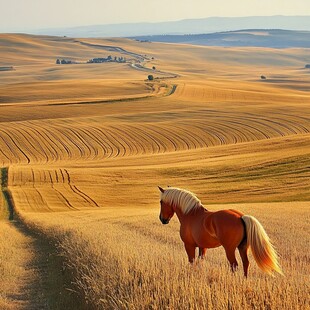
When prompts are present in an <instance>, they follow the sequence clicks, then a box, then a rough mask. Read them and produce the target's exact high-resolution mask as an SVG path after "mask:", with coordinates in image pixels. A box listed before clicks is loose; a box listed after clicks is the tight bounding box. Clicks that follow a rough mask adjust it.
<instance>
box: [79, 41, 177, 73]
mask: <svg viewBox="0 0 310 310" xmlns="http://www.w3.org/2000/svg"><path fill="white" fill-rule="evenodd" d="M75 42H77V43H80V44H82V45H85V46H88V47H92V48H98V49H103V50H106V51H109V52H117V53H121V54H123V55H126V56H130V57H133V59H134V61H133V62H131V63H129V66H130V67H131V68H133V69H136V70H140V71H145V72H149V73H157V74H162V75H164V76H163V77H161V78H167V79H172V78H176V77H179V75H178V74H176V73H171V72H165V71H161V70H156V69H155V70H153V69H150V68H147V67H145V65H144V64H145V63H146V62H149V61H150V59H149V58H148V57H146V56H143V55H141V54H137V53H134V52H130V51H127V50H125V49H124V48H122V47H119V46H113V45H101V44H94V43H88V42H83V41H79V40H75Z"/></svg>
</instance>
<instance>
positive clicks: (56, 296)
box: [0, 35, 310, 309]
mask: <svg viewBox="0 0 310 310" xmlns="http://www.w3.org/2000/svg"><path fill="white" fill-rule="evenodd" d="M0 42H1V43H2V44H1V45H0V46H1V48H0V55H1V58H0V67H1V66H3V67H5V66H8V65H12V66H13V67H14V70H11V71H1V72H0V165H1V167H2V168H1V188H2V197H1V200H0V206H1V207H0V218H1V220H0V231H1V236H3V238H2V242H1V244H0V278H1V279H4V283H5V285H3V286H2V287H0V308H1V307H2V308H4V309H23V308H25V309H34V308H38V309H41V308H47V309H48V308H50V309H51V308H52V309H310V303H309V293H310V286H309V272H310V264H309V263H310V255H309V251H308V245H309V242H310V238H309V233H310V231H309V222H310V213H309V201H310V182H309V178H310V169H309V167H310V133H309V131H310V108H309V106H310V105H309V104H310V93H309V89H310V75H309V71H307V70H306V69H303V68H304V65H305V62H306V59H307V57H308V51H307V50H306V49H284V50H276V49H262V48H229V49H227V48H215V47H198V46H196V47H194V46H190V45H171V44H164V43H142V42H137V41H133V40H129V39H111V40H100V39H70V38H59V37H35V36H26V35H0ZM108 55H111V56H112V57H115V56H116V57H126V62H125V63H117V62H109V63H99V64H96V63H86V61H87V60H89V59H92V58H95V57H107V56H108ZM58 58H66V59H71V60H74V61H76V62H79V63H78V64H66V65H57V64H56V59H58ZM150 74H151V75H153V76H154V79H153V80H148V79H147V77H148V75H150ZM262 74H264V75H266V76H267V79H266V80H261V78H260V77H261V75H262ZM157 185H160V186H163V187H166V186H167V185H171V186H176V187H180V188H185V189H188V190H190V191H192V192H194V193H195V194H197V196H198V198H200V199H201V200H202V203H203V204H204V206H205V207H206V208H207V209H208V210H214V211H215V210H220V209H229V208H233V209H236V210H240V211H242V212H244V213H245V214H248V215H253V216H255V217H256V218H257V219H258V220H259V221H260V222H261V223H262V225H263V226H264V228H265V229H266V231H267V233H268V235H269V237H270V238H271V240H272V243H273V244H274V246H275V248H276V249H277V251H278V253H279V256H280V264H281V266H282V269H283V273H284V276H281V275H274V277H271V276H269V275H265V274H264V273H263V272H262V271H261V270H260V269H259V268H258V267H257V265H256V263H255V261H254V259H253V257H252V256H250V269H249V276H248V278H247V279H245V278H244V277H243V272H242V270H241V269H242V268H241V260H240V257H239V256H238V255H237V260H238V262H239V269H238V270H237V271H236V272H235V273H232V272H231V271H230V268H229V264H228V262H227V259H226V257H225V252H224V249H223V248H222V247H220V248H217V249H209V250H207V255H206V259H205V260H203V261H199V262H197V263H195V264H194V265H190V264H189V263H188V262H187V256H186V252H185V250H184V247H183V244H182V241H181V239H180V237H179V222H178V220H177V218H176V217H175V218H173V220H172V221H171V223H170V224H169V225H165V226H164V225H162V224H161V223H160V221H159V218H158V216H159V207H160V206H159V191H158V188H157ZM9 219H10V220H9ZM33 296H39V297H38V298H34V297H33ZM76 301H78V306H76Z"/></svg>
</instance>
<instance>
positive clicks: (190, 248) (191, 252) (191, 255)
mask: <svg viewBox="0 0 310 310" xmlns="http://www.w3.org/2000/svg"><path fill="white" fill-rule="evenodd" d="M184 246H185V250H186V253H187V256H188V261H189V262H190V263H193V262H194V261H195V250H196V246H195V245H193V244H189V243H184Z"/></svg>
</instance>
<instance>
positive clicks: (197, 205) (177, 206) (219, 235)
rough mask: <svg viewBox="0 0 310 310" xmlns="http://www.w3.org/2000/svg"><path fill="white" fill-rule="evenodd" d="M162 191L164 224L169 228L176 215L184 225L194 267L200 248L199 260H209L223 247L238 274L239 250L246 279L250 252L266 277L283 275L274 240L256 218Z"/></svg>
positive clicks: (172, 189)
mask: <svg viewBox="0 0 310 310" xmlns="http://www.w3.org/2000/svg"><path fill="white" fill-rule="evenodd" d="M158 188H159V190H160V215H159V219H160V221H161V222H162V224H168V223H169V221H170V219H171V218H172V216H173V215H174V213H176V215H177V217H178V219H179V221H180V236H181V239H182V241H183V243H184V246H185V250H186V253H187V256H188V260H189V262H190V263H194V261H195V252H196V248H197V247H198V248H199V256H198V257H199V258H200V259H203V258H205V255H206V251H207V249H209V248H216V247H219V246H223V247H224V249H225V253H226V257H227V259H228V261H229V263H230V266H231V270H232V271H233V272H234V271H235V270H236V268H237V267H238V263H237V260H236V256H235V251H236V249H237V248H238V250H239V253H240V256H241V260H242V263H243V271H244V276H245V277H247V276H248V268H249V259H248V249H249V248H251V251H252V254H253V257H254V259H255V261H256V263H257V265H258V266H259V267H260V268H261V269H262V270H263V271H264V272H266V273H268V274H273V272H278V273H280V274H283V273H282V270H281V267H280V265H279V261H278V255H277V252H276V251H275V249H274V247H273V245H272V244H271V242H270V239H269V237H268V235H267V233H266V231H265V229H264V228H263V226H262V225H261V224H260V222H259V221H258V220H257V219H256V218H255V217H253V216H250V215H244V214H243V213H241V212H239V211H236V210H232V209H229V210H220V211H216V212H212V211H208V210H207V209H206V208H205V207H204V206H203V205H202V204H201V201H200V200H199V199H198V198H197V197H196V196H195V195H194V194H193V193H191V192H189V191H187V190H184V189H180V188H175V187H168V188H167V189H163V188H161V187H160V186H158Z"/></svg>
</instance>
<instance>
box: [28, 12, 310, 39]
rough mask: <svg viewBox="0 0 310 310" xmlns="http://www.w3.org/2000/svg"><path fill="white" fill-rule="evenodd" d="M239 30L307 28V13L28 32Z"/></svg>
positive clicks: (78, 34)
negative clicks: (305, 14) (302, 14)
mask: <svg viewBox="0 0 310 310" xmlns="http://www.w3.org/2000/svg"><path fill="white" fill-rule="evenodd" d="M240 29H285V30H307V31H310V16H252V17H209V18H204V19H185V20H180V21H172V22H160V23H128V24H110V25H93V26H83V27H73V28H53V29H41V30H37V31H32V32H31V33H32V34H45V35H57V36H70V37H133V36H149V35H184V34H201V33H203V34H208V33H214V32H225V31H234V30H240Z"/></svg>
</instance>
